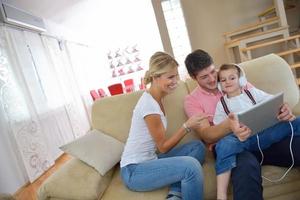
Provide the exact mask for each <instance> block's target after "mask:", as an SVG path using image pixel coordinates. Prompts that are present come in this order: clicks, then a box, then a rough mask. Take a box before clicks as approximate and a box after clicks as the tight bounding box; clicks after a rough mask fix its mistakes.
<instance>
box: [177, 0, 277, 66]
mask: <svg viewBox="0 0 300 200" xmlns="http://www.w3.org/2000/svg"><path fill="white" fill-rule="evenodd" d="M272 4H273V1H272V0H264V1H261V0H243V1H241V0H226V1H221V0H210V1H206V0H181V5H182V9H183V13H184V17H185V20H186V25H187V29H188V33H189V36H190V41H191V45H192V49H193V50H195V49H198V48H201V49H204V50H206V51H208V52H209V53H210V54H211V55H212V56H213V57H214V60H215V63H216V64H217V65H219V64H221V63H224V62H227V61H228V60H227V57H226V54H225V49H224V41H225V40H224V38H223V33H224V32H227V31H231V30H234V29H235V28H238V27H239V26H242V25H245V24H247V23H252V22H255V20H257V17H256V16H257V14H258V13H260V12H262V11H263V10H265V9H266V8H268V7H270V6H271V5H272Z"/></svg>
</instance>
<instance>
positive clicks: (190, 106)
mask: <svg viewBox="0 0 300 200" xmlns="http://www.w3.org/2000/svg"><path fill="white" fill-rule="evenodd" d="M183 106H184V111H185V114H186V115H187V116H188V117H192V116H194V115H196V114H199V113H204V111H203V109H202V107H201V105H200V104H199V103H198V102H197V101H196V100H195V99H194V98H193V97H192V96H190V95H188V96H186V97H185V98H184V105H183Z"/></svg>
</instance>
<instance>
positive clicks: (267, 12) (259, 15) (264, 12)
mask: <svg viewBox="0 0 300 200" xmlns="http://www.w3.org/2000/svg"><path fill="white" fill-rule="evenodd" d="M274 12H275V6H271V7H270V8H267V9H266V10H264V11H263V12H262V13H260V14H258V17H264V16H266V15H269V14H271V13H274Z"/></svg>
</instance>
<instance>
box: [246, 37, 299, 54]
mask: <svg viewBox="0 0 300 200" xmlns="http://www.w3.org/2000/svg"><path fill="white" fill-rule="evenodd" d="M297 38H300V35H295V36H291V37H288V38H283V39H279V40H274V41H271V42H265V43H262V44H258V45H253V46H251V47H246V48H242V49H241V51H243V52H246V51H248V50H253V49H258V48H261V47H265V46H269V45H272V44H277V43H281V42H286V41H289V40H294V39H297Z"/></svg>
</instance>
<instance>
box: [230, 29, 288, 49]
mask: <svg viewBox="0 0 300 200" xmlns="http://www.w3.org/2000/svg"><path fill="white" fill-rule="evenodd" d="M284 29H288V27H287V26H286V27H279V28H274V29H271V30H268V31H264V32H259V33H254V34H250V35H246V36H243V37H240V38H237V39H234V40H231V41H229V42H226V43H225V45H231V44H232V43H235V42H239V41H241V40H245V39H248V38H252V37H257V36H261V35H265V34H268V33H273V32H276V31H281V30H284Z"/></svg>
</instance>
